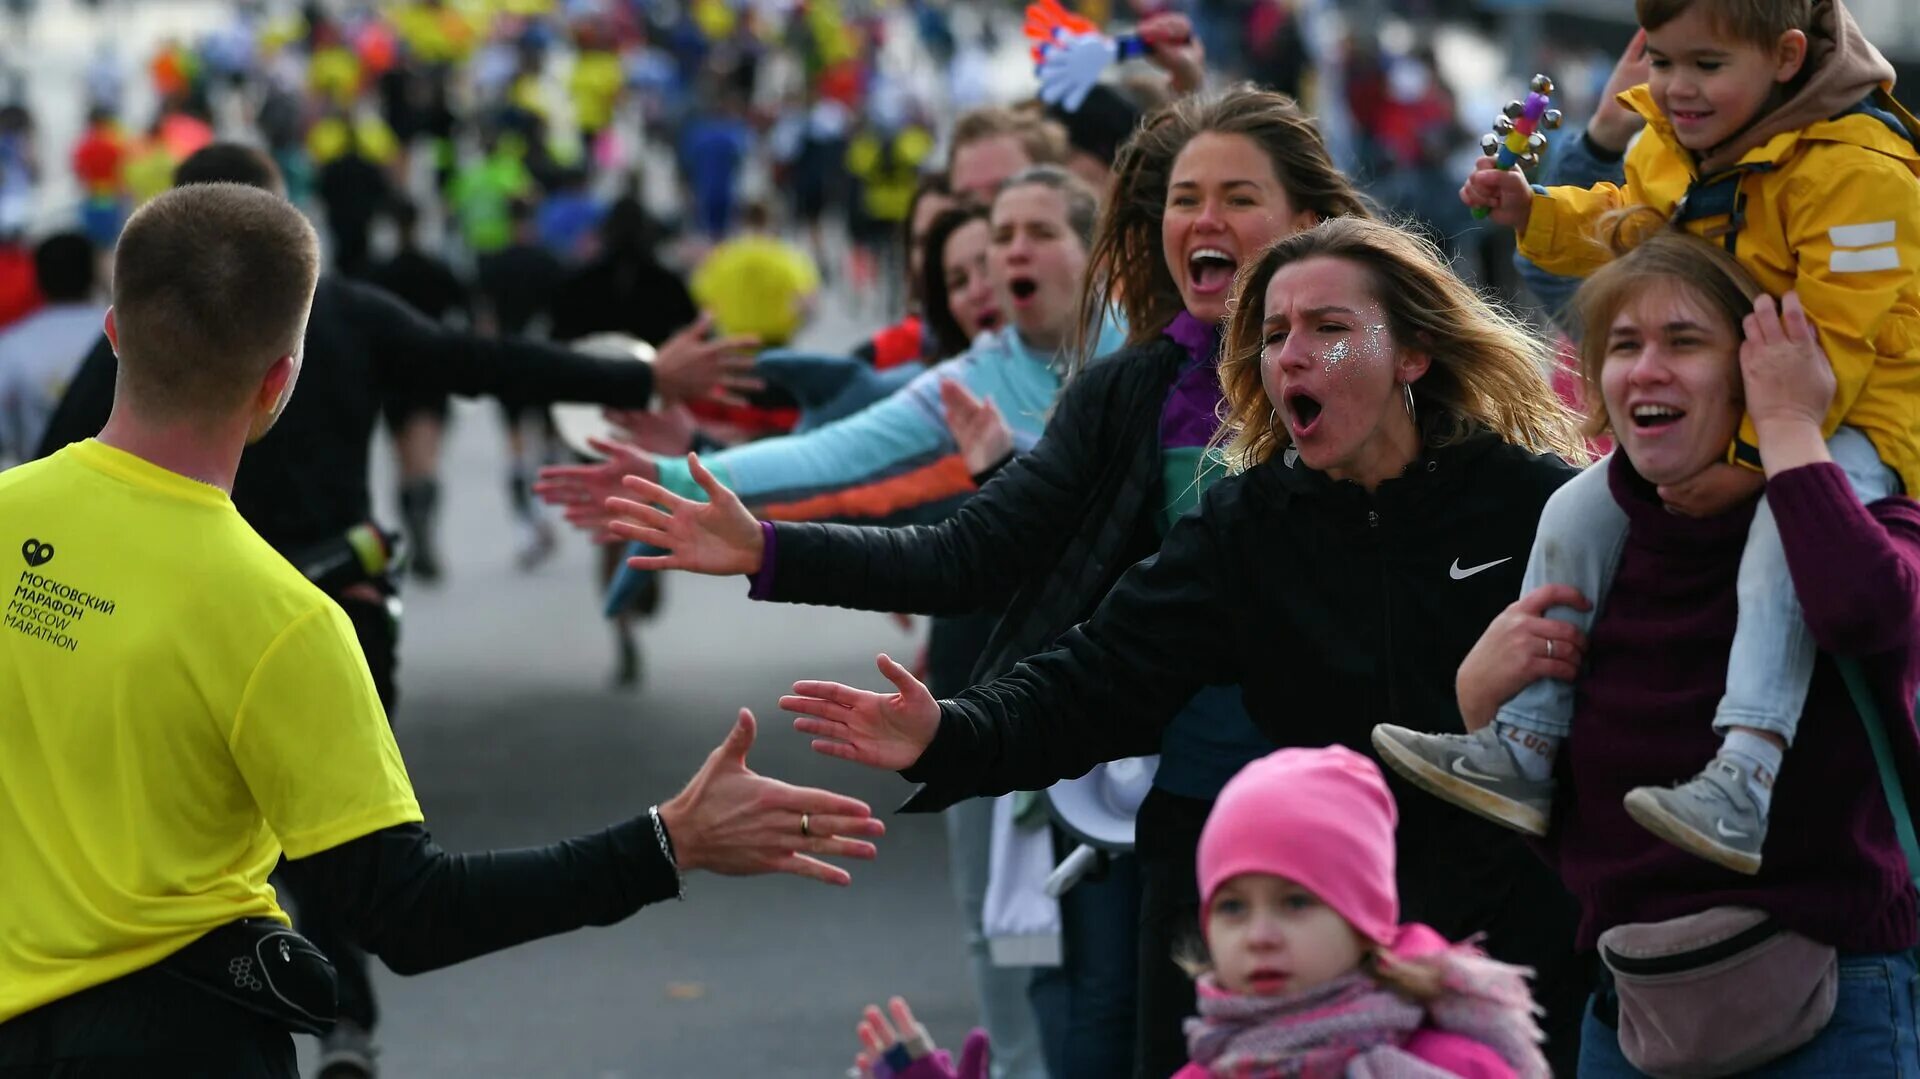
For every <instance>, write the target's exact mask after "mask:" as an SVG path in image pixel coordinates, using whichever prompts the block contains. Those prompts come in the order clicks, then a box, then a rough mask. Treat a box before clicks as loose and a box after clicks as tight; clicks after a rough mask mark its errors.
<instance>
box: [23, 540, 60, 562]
mask: <svg viewBox="0 0 1920 1079" xmlns="http://www.w3.org/2000/svg"><path fill="white" fill-rule="evenodd" d="M20 557H22V558H24V559H26V560H27V565H29V566H34V567H39V566H44V565H46V564H47V563H49V562H51V561H53V544H51V543H41V542H40V541H39V540H37V539H30V540H28V541H27V542H25V543H23V544H21V545H20Z"/></svg>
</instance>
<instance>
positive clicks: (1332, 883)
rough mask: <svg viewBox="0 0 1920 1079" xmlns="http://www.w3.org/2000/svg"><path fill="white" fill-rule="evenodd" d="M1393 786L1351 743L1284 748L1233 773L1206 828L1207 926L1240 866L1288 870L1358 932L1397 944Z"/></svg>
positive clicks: (1203, 891) (1202, 869)
mask: <svg viewBox="0 0 1920 1079" xmlns="http://www.w3.org/2000/svg"><path fill="white" fill-rule="evenodd" d="M1396 817H1397V815H1396V813H1395V811H1394V806H1393V795H1391V794H1389V793H1388V792H1387V784H1386V781H1385V780H1384V779H1382V778H1381V776H1380V769H1379V767H1378V766H1376V765H1375V764H1374V763H1373V761H1371V760H1369V759H1368V758H1366V757H1363V756H1361V755H1360V754H1358V753H1355V752H1354V751H1353V750H1351V749H1347V748H1346V747H1344V746H1328V747H1327V748H1325V749H1282V750H1278V751H1276V752H1273V753H1269V754H1267V755H1266V756H1264V757H1262V758H1260V759H1259V760H1257V761H1254V762H1253V763H1251V764H1249V765H1247V766H1246V767H1245V768H1242V769H1240V773H1239V774H1238V775H1236V776H1234V777H1233V778H1232V779H1231V780H1229V781H1228V782H1227V785H1226V787H1225V788H1223V789H1222V790H1221V791H1220V797H1219V799H1218V800H1217V801H1215V802H1214V804H1213V812H1212V813H1210V814H1208V815H1207V826H1206V828H1205V829H1204V830H1203V831H1202V832H1201V833H1200V854H1199V859H1198V861H1199V875H1200V901H1201V904H1200V910H1201V928H1202V929H1203V930H1204V929H1205V927H1206V910H1207V908H1208V907H1209V906H1211V905H1212V902H1213V893H1214V891H1215V890H1217V889H1218V888H1219V887H1220V886H1221V885H1222V884H1225V883H1226V882H1227V881H1229V880H1231V879H1233V878H1234V877H1237V876H1239V875H1240V874H1242V873H1271V874H1274V875H1275V876H1281V877H1286V878H1287V879H1288V880H1291V881H1293V882H1294V883H1296V884H1298V885H1300V886H1301V887H1302V888H1305V889H1307V890H1308V891H1311V892H1312V893H1313V894H1315V895H1317V896H1319V897H1320V899H1321V901H1322V902H1324V903H1326V904H1327V905H1328V906H1329V907H1332V908H1333V909H1334V911H1335V912H1336V913H1338V914H1339V915H1340V916H1341V917H1342V918H1345V919H1346V920H1347V921H1348V923H1349V924H1351V925H1352V926H1353V927H1354V928H1355V929H1356V930H1359V932H1360V933H1361V935H1363V936H1365V937H1368V938H1369V939H1371V940H1373V941H1375V942H1376V943H1379V944H1384V945H1392V944H1393V942H1394V937H1395V935H1396V934H1397V933H1398V931H1399V922H1400V898H1399V893H1398V892H1397V891H1396V890H1395V888H1394V883H1393V864H1394V846H1393V826H1394V821H1395V819H1396Z"/></svg>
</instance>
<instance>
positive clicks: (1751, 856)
mask: <svg viewBox="0 0 1920 1079" xmlns="http://www.w3.org/2000/svg"><path fill="white" fill-rule="evenodd" d="M1625 803H1626V807H1627V815H1628V816H1630V817H1632V818H1633V819H1634V821H1635V822H1636V823H1638V824H1639V825H1640V826H1641V827H1642V828H1645V829H1646V830H1647V831H1649V832H1652V833H1653V834H1654V835H1657V836H1659V837H1660V838H1661V839H1664V840H1666V841H1667V842H1669V843H1671V844H1673V845H1674V846H1676V847H1679V848H1680V849H1681V850H1684V851H1686V852H1687V853H1688V854H1692V855H1696V856H1698V857H1701V858H1705V859H1706V860H1707V861H1709V862H1713V863H1714V864H1716V865H1723V866H1725V867H1727V868H1728V869H1731V870H1733V871H1734V872H1735V873H1745V874H1747V875H1748V876H1752V875H1753V874H1755V873H1758V872H1760V847H1761V844H1763V843H1765V842H1766V841H1767V818H1766V817H1764V816H1762V815H1761V814H1760V807H1759V805H1758V804H1757V803H1755V802H1754V800H1753V795H1752V794H1749V793H1748V792H1747V770H1746V769H1745V768H1742V767H1740V765H1739V764H1738V763H1736V762H1734V761H1731V760H1728V759H1727V758H1725V757H1715V758H1714V759H1713V763H1711V764H1709V765H1707V770H1706V771H1704V772H1701V773H1700V774H1699V775H1697V776H1694V777H1693V778H1692V779H1690V780H1688V781H1686V782H1685V783H1682V784H1680V785H1679V786H1677V787H1636V788H1634V789H1633V790H1630V791H1628V792H1627V797H1626V799H1625Z"/></svg>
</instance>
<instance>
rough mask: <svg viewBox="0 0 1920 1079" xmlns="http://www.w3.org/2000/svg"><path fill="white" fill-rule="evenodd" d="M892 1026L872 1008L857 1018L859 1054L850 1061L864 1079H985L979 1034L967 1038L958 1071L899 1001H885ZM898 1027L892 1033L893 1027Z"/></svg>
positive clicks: (982, 1037) (983, 1042) (982, 1040)
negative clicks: (871, 1078)
mask: <svg viewBox="0 0 1920 1079" xmlns="http://www.w3.org/2000/svg"><path fill="white" fill-rule="evenodd" d="M887 1010H888V1011H890V1012H892V1013H893V1022H892V1023H889V1022H888V1021H887V1017H886V1016H885V1015H884V1014H882V1013H881V1011H880V1009H879V1008H878V1007H876V1006H874V1005H872V1004H869V1005H867V1008H866V1011H865V1012H864V1013H863V1014H862V1015H861V1017H860V1025H859V1027H857V1028H856V1030H857V1032H858V1033H859V1035H860V1047H861V1052H860V1054H859V1055H858V1056H856V1057H855V1058H854V1066H855V1068H857V1069H859V1070H860V1071H861V1074H862V1075H863V1076H864V1075H875V1076H877V1075H881V1074H883V1073H884V1074H885V1075H888V1076H892V1077H894V1079H987V1060H988V1045H987V1035H986V1032H985V1031H983V1030H975V1031H973V1032H972V1033H970V1034H968V1035H967V1041H966V1045H965V1047H964V1048H963V1049H961V1051H960V1067H959V1069H958V1070H956V1069H955V1068H954V1066H953V1058H952V1056H950V1055H948V1053H947V1051H946V1050H944V1049H936V1048H934V1045H933V1040H932V1038H930V1037H929V1036H928V1035H927V1028H926V1027H923V1026H921V1025H920V1023H919V1021H918V1020H916V1019H914V1017H913V1009H911V1008H909V1007H907V1002H906V1001H905V1000H903V999H901V998H899V997H894V998H892V999H891V1000H888V1001H887ZM896 1025H897V1027H898V1029H897V1030H896V1029H895V1027H896Z"/></svg>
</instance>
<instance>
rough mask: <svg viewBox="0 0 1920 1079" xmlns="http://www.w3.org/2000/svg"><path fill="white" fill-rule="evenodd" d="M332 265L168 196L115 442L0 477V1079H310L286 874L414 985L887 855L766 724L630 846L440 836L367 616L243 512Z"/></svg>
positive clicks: (730, 746) (124, 247) (319, 1013)
mask: <svg viewBox="0 0 1920 1079" xmlns="http://www.w3.org/2000/svg"><path fill="white" fill-rule="evenodd" d="M318 267H319V253H318V245H317V243H316V241H315V238H314V235H313V230H312V228H311V227H310V226H308V225H307V223H306V221H305V220H304V219H303V218H302V217H301V216H300V214H299V213H298V212H297V211H296V210H294V209H293V207H292V206H291V205H290V204H288V203H287V202H285V201H284V200H282V199H280V198H277V197H275V196H274V195H271V194H269V193H267V192H264V191H260V190H257V189H254V188H249V187H242V186H238V185H233V184H205V185H194V186H188V187H183V188H179V189H176V190H174V191H171V192H168V193H167V194H165V195H162V196H160V197H159V198H157V199H155V200H154V201H153V202H151V203H149V204H148V205H147V206H146V207H144V208H143V209H142V210H141V211H140V212H138V213H136V214H135V215H134V217H133V219H132V220H131V221H129V222H128V224H127V227H126V231H125V232H124V233H123V234H122V237H121V240H120V244H119V247H118V248H117V250H116V251H115V256H114V275H113V308H112V310H111V311H110V312H109V313H108V317H107V333H108V336H109V337H110V338H111V339H112V341H113V344H114V347H115V350H116V351H117V352H118V354H119V356H120V365H119V376H118V382H117V384H116V387H115V395H114V406H113V413H112V416H111V418H110V419H109V420H108V422H107V425H106V427H105V428H104V429H103V430H102V431H101V432H100V435H99V437H98V438H97V439H92V440H88V441H86V442H82V443H76V444H74V445H72V446H69V447H68V448H67V449H65V450H62V451H61V452H59V453H57V454H55V455H54V456H52V457H50V458H47V459H45V460H43V461H39V462H36V463H33V464H29V465H24V466H21V467H19V468H16V469H13V470H10V471H8V472H6V473H5V474H4V475H0V540H4V542H3V543H0V557H4V558H7V559H13V558H16V557H17V559H18V561H15V562H13V563H12V565H11V570H12V572H11V573H9V574H8V577H10V578H11V579H10V580H8V581H6V583H7V584H8V586H9V588H8V596H7V599H6V601H5V602H6V609H5V612H4V616H3V618H0V881H3V882H4V883H0V1076H6V1077H11V1076H16V1075H18V1076H29V1075H31V1076H41V1075H49V1074H59V1075H74V1076H93V1075H101V1076H105V1075H125V1074H141V1075H218V1076H223V1077H225V1076H274V1077H288V1079H291V1077H293V1076H295V1075H296V1074H297V1073H296V1070H295V1061H294V1052H293V1043H292V1040H291V1038H290V1037H289V1035H288V1031H289V1030H290V1029H306V1030H314V1029H321V1028H324V1027H325V1026H326V1025H327V1024H328V1023H330V1022H331V1019H332V1015H331V1008H332V1003H333V1001H332V983H331V970H330V968H328V967H327V966H326V964H325V962H324V960H322V959H319V958H318V957H317V953H313V952H311V950H310V949H308V948H307V947H306V945H305V942H304V941H302V940H301V939H300V938H299V937H297V936H295V935H293V934H292V933H291V932H289V931H288V930H287V929H286V926H287V924H288V920H287V916H286V914H285V913H284V912H283V911H282V910H281V909H280V906H279V904H278V902H277V901H276V899H275V895H274V891H273V889H272V888H270V887H269V886H268V884H267V874H268V872H269V871H270V870H271V869H272V868H273V867H274V865H275V863H276V862H277V861H279V859H280V858H281V857H282V855H284V856H285V857H286V858H287V859H288V861H287V863H286V866H285V870H284V871H285V872H286V873H287V874H288V875H289V877H290V878H291V879H294V880H296V881H298V882H300V883H301V884H302V885H303V887H304V888H305V889H306V890H305V891H304V892H303V894H310V895H311V896H313V897H314V898H315V901H316V902H317V903H318V904H320V905H321V906H322V907H323V908H324V909H323V910H322V911H320V912H319V913H322V914H325V915H327V916H330V917H331V918H332V919H333V920H334V921H336V922H337V923H338V924H339V925H341V926H342V927H343V928H344V929H345V930H346V932H347V933H348V935H349V936H352V937H354V938H355V939H357V940H358V941H359V943H361V944H362V945H363V946H364V947H366V948H367V949H368V950H369V951H371V952H373V953H374V954H376V955H379V956H380V957H381V958H382V959H384V960H385V961H386V962H387V963H388V965H389V966H390V967H392V968H393V969H395V970H397V971H400V972H402V973H412V972H415V971H420V970H428V969H433V968H436V967H440V966H445V965H447V964H450V963H455V962H459V961H460V960H463V959H466V958H470V957H472V956H476V955H481V954H484V953H486V952H490V951H495V950H498V949H500V948H504V947H507V946H509V945H512V944H516V943H520V942H523V941H527V940H532V939H535V938H537V937H541V936H547V935H550V934H553V933H558V932H562V931H565V930H568V929H572V928H575V927H578V926H582V925H605V924H610V923H612V922H614V921H618V920H620V919H622V918H624V917H626V916H627V915H629V914H631V913H633V912H634V911H635V910H637V909H639V908H640V907H641V906H642V905H644V904H646V903H649V902H654V901H658V900H660V899H665V898H667V897H669V896H672V895H674V894H676V892H678V891H680V889H681V887H682V885H681V874H682V873H683V872H684V871H686V870H689V869H696V868H704V869H710V870H713V871H716V872H721V873H763V872H790V873H796V874H800V875H804V876H811V877H815V878H817V879H821V880H825V881H829V882H832V883H845V881H846V874H845V872H844V871H842V870H840V869H838V868H836V867H833V866H829V865H827V864H826V863H824V862H820V861H818V860H817V859H815V858H814V857H811V855H823V854H824V855H838V856H852V857H871V856H872V853H873V848H872V845H871V844H869V843H867V842H865V841H864V840H861V839H857V838H851V837H856V836H874V835H878V834H879V833H880V831H881V829H880V826H879V823H878V822H877V821H874V820H873V819H872V817H871V813H870V812H869V810H868V809H867V807H866V806H865V805H863V804H862V803H860V802H857V801H855V800H853V799H850V798H843V797H841V796H839V795H835V794H831V793H829V792H825V791H815V790H807V789H800V788H793V787H788V786H786V785H785V784H781V783H777V782H775V781H773V780H769V779H765V778H762V777H759V776H756V775H754V774H753V773H752V772H751V771H748V770H747V768H746V764H745V755H746V751H747V748H748V746H749V745H750V744H751V741H752V736H753V722H752V717H751V715H749V714H748V713H746V712H745V711H742V713H741V715H740V717H739V719H738V721H737V722H736V723H735V725H734V727H733V729H732V731H731V732H730V733H729V734H728V736H727V738H726V740H725V741H724V742H723V743H722V744H721V746H720V748H718V749H716V750H715V751H714V753H713V754H712V755H711V756H709V758H708V759H707V762H706V764H705V765H704V766H703V767H702V769H701V771H700V772H699V773H698V774H697V775H696V776H695V777H694V779H693V781H692V782H691V783H690V784H689V785H688V787H687V788H686V789H685V790H683V791H682V792H681V793H680V794H679V795H678V796H676V797H675V798H673V799H670V800H669V801H667V802H665V803H663V804H661V805H658V806H656V807H654V808H652V809H649V810H648V811H647V812H646V813H645V814H642V815H639V816H636V817H634V818H633V819H631V820H628V821H626V822H624V823H621V824H617V825H614V826H612V827H610V828H607V829H604V830H602V831H600V832H597V833H593V834H591V835H586V836H580V837H576V838H574V839H571V840H568V841H566V842H564V843H560V844H555V845H553V846H551V847H547V848H541V849H535V850H525V851H514V852H508V853H494V854H488V855H482V856H478V857H471V858H469V857H457V856H451V855H448V854H447V853H445V852H444V851H442V850H441V849H440V848H439V847H438V846H436V845H435V844H434V842H433V840H432V837H431V836H430V835H429V834H428V833H427V832H426V830H425V828H424V824H423V821H422V817H421V813H420V807H419V805H418V803H417V802H416V800H415V798H414V794H413V789H412V786H411V784H410V783H409V782H408V779H407V773H406V768H405V765H404V763H403V762H402V761H401V758H400V753H399V750H398V749H397V748H396V746H395V745H394V741H393V736H392V734H391V733H390V732H389V730H388V727H387V723H386V718H385V716H384V715H383V714H382V711H381V707H380V702H379V698H378V696H377V695H376V693H375V691H374V687H373V682H372V679H371V677H370V675H369V673H368V670H367V666H366V662H365V659H364V657H363V656H362V655H361V653H360V650H359V647H358V645H357V644H356V643H355V639H354V633H353V629H352V627H351V626H350V625H349V623H348V621H347V619H346V616H345V615H344V614H343V613H342V611H341V610H340V608H339V607H338V606H337V605H336V604H335V603H334V602H333V601H332V600H330V599H328V598H327V597H326V596H325V595H324V594H323V593H321V592H320V591H319V589H318V588H316V587H315V586H314V585H312V584H310V583H309V582H308V581H307V580H306V579H305V578H304V577H303V576H302V575H301V574H300V573H299V572H298V571H296V570H295V569H294V568H293V567H292V566H290V565H289V564H288V563H287V562H286V561H285V560H284V559H282V558H281V557H280V556H279V555H277V554H276V553H274V551H273V550H272V549H271V548H269V547H268V546H267V544H266V543H265V541H263V540H262V539H261V538H260V537H259V536H258V535H257V534H256V533H254V532H253V530H252V529H251V528H249V527H248V526H247V524H246V523H245V522H244V521H243V520H242V519H241V518H240V516H239V514H238V513H237V512H236V511H235V509H234V506H233V502H232V500H231V498H230V497H229V492H230V491H231V489H232V486H233V478H234V473H235V471H236V469H237V468H238V466H239V461H240V455H241V451H242V449H243V448H244V447H245V446H246V445H247V444H248V443H250V442H252V441H253V440H255V439H257V438H259V437H260V436H261V435H263V434H265V433H266V431H267V429H268V428H269V427H271V426H272V424H273V422H274V420H275V419H277V418H278V416H279V414H280V411H281V409H282V408H284V407H285V404H286V401H287V399H288V397H289V395H291V393H292V392H293V388H294V384H295V381H296V379H297V377H298V375H299V371H300V365H301V355H300V347H301V345H300V342H301V340H302V336H303V334H304V331H305V326H306V319H307V315H308V310H309V306H310V304H311V302H312V297H313V291H314V285H315V281H316V279H317V275H318ZM242 299H244V302H237V301H240V300H242ZM742 806H748V807H751V808H748V809H746V810H745V811H744V817H745V819H744V820H742V808H741V807H742ZM722 817H731V818H732V819H731V820H730V821H728V822H726V823H725V824H723V823H722V820H721V818H722Z"/></svg>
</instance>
